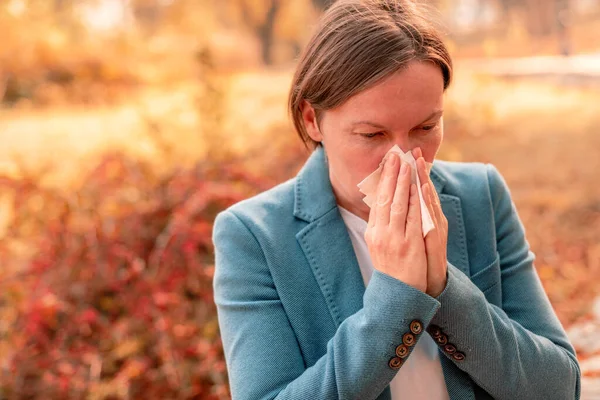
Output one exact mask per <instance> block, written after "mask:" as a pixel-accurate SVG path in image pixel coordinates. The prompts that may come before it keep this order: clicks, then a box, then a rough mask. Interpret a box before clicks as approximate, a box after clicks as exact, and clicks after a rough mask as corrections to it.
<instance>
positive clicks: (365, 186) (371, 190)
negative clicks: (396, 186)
mask: <svg viewBox="0 0 600 400" xmlns="http://www.w3.org/2000/svg"><path fill="white" fill-rule="evenodd" d="M391 152H393V153H396V154H398V155H399V156H400V158H401V159H402V161H403V162H407V163H408V164H409V165H410V166H411V180H412V183H414V184H416V185H417V191H418V193H419V201H420V204H421V226H422V229H423V237H425V236H427V234H428V233H429V232H430V231H431V230H432V229H433V227H434V226H433V220H432V219H431V215H430V214H429V210H428V209H427V206H426V205H425V201H424V200H423V193H422V192H421V180H420V179H419V175H418V174H417V163H416V160H415V158H414V157H413V155H412V152H410V151H408V152H406V153H405V152H403V151H402V149H400V147H398V145H394V146H393V147H392V148H391V149H390V150H388V152H387V153H386V156H387V155H388V154H389V153H391ZM385 159H386V157H384V158H383V160H385ZM383 160H382V161H381V163H380V164H379V167H378V168H377V169H376V170H375V171H373V173H371V174H370V175H369V176H367V177H366V178H365V179H363V180H362V182H360V183H359V184H358V185H357V186H358V189H359V190H360V192H361V193H362V194H364V195H365V197H364V198H363V201H364V202H365V203H366V204H367V205H368V206H369V207H371V205H372V204H373V202H374V201H375V200H376V195H377V185H378V183H379V178H380V177H381V172H382V171H383ZM426 164H427V170H428V171H430V170H431V166H432V164H431V163H426ZM432 189H433V188H432Z"/></svg>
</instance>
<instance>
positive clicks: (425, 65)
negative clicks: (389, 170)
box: [302, 61, 444, 220]
mask: <svg viewBox="0 0 600 400" xmlns="http://www.w3.org/2000/svg"><path fill="white" fill-rule="evenodd" d="M443 94H444V80H443V76H442V71H441V69H440V68H439V67H438V66H436V65H434V64H432V63H429V62H418V61H413V62H411V63H410V64H408V66H407V68H405V69H402V70H400V71H398V72H396V73H395V74H393V75H391V76H390V77H388V78H386V79H385V80H383V81H381V82H379V83H378V84H377V85H375V86H373V87H371V88H369V89H367V90H365V91H363V92H360V93H358V94H357V95H355V96H353V97H351V98H350V99H349V100H348V101H346V102H345V103H344V104H342V105H341V106H339V107H336V108H334V109H331V110H327V111H325V112H324V113H323V115H322V118H321V121H320V123H319V124H317V123H316V120H315V114H314V110H313V109H312V107H310V105H309V104H308V103H305V106H304V108H303V110H302V114H303V119H304V124H305V126H306V129H307V131H308V133H309V135H310V136H311V138H312V139H313V140H316V141H319V142H321V143H322V144H323V146H324V148H325V152H326V154H327V158H328V160H329V177H330V180H331V184H332V186H333V191H334V193H335V196H336V199H337V202H338V204H340V205H341V206H342V207H344V208H346V209H347V210H349V211H351V212H353V213H354V214H356V215H358V216H360V217H361V218H363V219H364V220H368V217H369V207H368V206H367V205H366V204H365V203H364V202H363V201H362V198H363V197H364V195H363V194H362V193H360V192H359V190H358V187H357V186H356V185H357V184H358V183H359V182H360V181H362V180H363V179H364V178H365V177H367V176H368V175H369V174H370V173H372V172H373V171H374V170H375V169H377V167H378V166H379V163H380V162H381V160H382V158H383V157H384V156H385V154H386V153H387V151H388V150H389V149H390V148H391V147H392V146H393V145H395V144H396V145H398V146H399V147H400V148H401V149H402V150H403V151H405V152H406V151H409V150H412V149H414V148H416V147H420V148H421V150H422V151H423V157H424V158H425V161H427V162H430V163H431V162H433V160H434V158H435V156H436V154H437V151H438V149H439V147H440V145H441V142H442V138H443V136H444V127H443V120H442V112H443Z"/></svg>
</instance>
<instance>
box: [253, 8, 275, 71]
mask: <svg viewBox="0 0 600 400" xmlns="http://www.w3.org/2000/svg"><path fill="white" fill-rule="evenodd" d="M280 7H281V0H271V6H270V7H269V10H268V11H267V16H266V17H265V22H264V23H263V24H262V25H261V26H259V27H258V28H257V33H258V38H259V39H260V42H261V44H262V60H263V62H264V63H265V65H271V64H272V63H273V55H272V47H273V29H274V27H275V20H276V17H277V12H278V11H279V8H280Z"/></svg>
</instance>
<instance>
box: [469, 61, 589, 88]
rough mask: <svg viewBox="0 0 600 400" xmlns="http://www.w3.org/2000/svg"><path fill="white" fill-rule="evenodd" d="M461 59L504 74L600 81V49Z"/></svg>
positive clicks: (481, 69) (486, 71)
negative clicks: (527, 55) (560, 53)
mask: <svg viewBox="0 0 600 400" xmlns="http://www.w3.org/2000/svg"><path fill="white" fill-rule="evenodd" d="M461 63H462V64H463V65H464V66H465V67H466V68H469V69H471V70H472V71H474V72H477V73H483V74H487V75H492V76H497V77H501V78H558V79H560V81H559V82H562V83H567V84H569V83H571V84H586V83H595V84H600V53H596V54H580V55H574V56H570V57H563V56H538V57H519V58H495V59H471V60H461Z"/></svg>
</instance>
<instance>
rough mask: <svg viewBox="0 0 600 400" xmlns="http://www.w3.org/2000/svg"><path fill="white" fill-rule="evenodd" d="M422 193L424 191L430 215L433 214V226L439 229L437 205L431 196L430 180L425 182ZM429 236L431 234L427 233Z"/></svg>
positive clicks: (424, 198)
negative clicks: (435, 205)
mask: <svg viewBox="0 0 600 400" xmlns="http://www.w3.org/2000/svg"><path fill="white" fill-rule="evenodd" d="M421 193H423V200H425V201H424V202H425V205H426V206H427V211H429V215H430V216H431V219H432V221H433V226H434V228H436V229H437V227H438V225H437V218H436V212H435V207H434V204H433V199H432V197H431V186H429V182H425V183H424V184H423V188H422V189H421ZM427 236H430V235H427Z"/></svg>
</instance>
